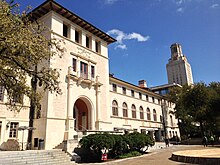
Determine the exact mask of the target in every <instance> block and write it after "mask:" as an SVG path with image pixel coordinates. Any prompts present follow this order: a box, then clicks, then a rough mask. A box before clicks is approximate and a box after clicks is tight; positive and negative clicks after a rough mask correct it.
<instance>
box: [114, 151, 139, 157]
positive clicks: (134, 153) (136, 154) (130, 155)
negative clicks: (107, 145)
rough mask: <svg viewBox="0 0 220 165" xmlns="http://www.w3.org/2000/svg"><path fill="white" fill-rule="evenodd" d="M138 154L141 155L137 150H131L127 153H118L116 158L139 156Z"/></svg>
mask: <svg viewBox="0 0 220 165" xmlns="http://www.w3.org/2000/svg"><path fill="white" fill-rule="evenodd" d="M140 155H141V153H140V152H138V151H132V152H129V153H126V154H122V155H119V156H118V157H117V158H119V159H124V158H130V157H135V156H140Z"/></svg>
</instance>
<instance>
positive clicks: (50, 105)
mask: <svg viewBox="0 0 220 165" xmlns="http://www.w3.org/2000/svg"><path fill="white" fill-rule="evenodd" d="M32 18H33V19H34V20H38V21H39V22H43V23H44V25H46V26H47V27H48V28H49V29H50V30H51V33H50V35H48V37H50V38H57V39H63V40H64V41H65V44H64V43H63V45H62V46H63V47H65V49H66V52H65V54H64V55H63V57H62V58H59V57H53V58H52V59H50V62H49V63H47V64H44V67H50V68H57V69H59V70H60V78H59V81H60V88H61V90H62V94H61V95H55V94H52V93H50V92H48V91H43V85H42V84H38V86H37V90H38V91H42V92H43V93H44V96H43V98H42V100H41V109H40V110H39V111H38V112H35V117H34V128H36V129H35V130H33V136H32V148H33V149H36V148H37V147H38V145H39V140H40V139H43V140H44V143H45V149H52V148H56V147H60V146H61V147H63V146H65V149H67V150H68V151H71V150H72V149H73V148H74V147H75V146H76V145H77V144H78V141H79V140H80V139H81V138H82V137H83V136H86V135H88V134H91V133H96V132H111V133H114V132H115V133H118V132H121V133H126V132H133V131H138V132H143V133H149V134H150V135H151V136H152V137H154V138H155V139H156V140H157V141H161V140H163V138H164V136H165V135H167V136H169V137H172V136H176V135H177V136H180V134H179V129H178V126H177V119H176V118H175V116H174V115H173V114H172V113H170V112H172V111H173V108H174V104H172V103H170V102H168V101H167V100H166V98H165V96H162V95H159V94H156V93H154V92H152V91H151V90H149V89H148V88H147V87H146V85H145V84H146V83H144V81H140V83H139V86H136V85H133V84H130V83H129V82H125V81H123V80H120V79H118V78H116V77H114V76H112V75H109V58H108V45H109V44H111V43H113V42H115V41H116V40H115V39H114V38H112V37H111V36H109V35H108V34H106V33H105V32H103V31H101V30H100V29H98V28H96V27H95V26H94V25H92V24H90V23H88V22H87V21H85V20H84V19H82V18H80V17H79V16H77V15H76V14H74V13H73V12H71V11H69V10H68V9H66V8H65V7H63V6H61V5H60V4H58V3H57V2H55V1H53V0H47V1H45V2H44V3H43V4H41V5H40V6H38V7H37V8H35V9H34V10H33V11H32ZM4 94H5V93H4V92H2V91H1V93H0V98H1V96H2V95H4ZM0 106H1V109H0V122H1V126H0V137H1V139H0V143H2V142H4V141H7V139H9V138H15V139H17V140H18V141H21V134H16V135H14V136H13V137H11V136H10V131H9V130H10V129H11V128H14V126H13V124H12V123H14V122H16V123H17V125H16V128H18V127H19V126H28V113H29V112H28V108H25V109H27V110H26V111H25V110H23V109H22V110H21V111H20V112H19V113H18V116H19V117H16V118H15V116H13V114H10V113H7V110H6V108H4V107H5V105H4V101H0ZM11 113H12V112H11ZM13 130H14V131H16V132H17V129H13ZM26 133H27V132H26ZM26 133H25V138H27V134H26ZM25 141H26V140H25Z"/></svg>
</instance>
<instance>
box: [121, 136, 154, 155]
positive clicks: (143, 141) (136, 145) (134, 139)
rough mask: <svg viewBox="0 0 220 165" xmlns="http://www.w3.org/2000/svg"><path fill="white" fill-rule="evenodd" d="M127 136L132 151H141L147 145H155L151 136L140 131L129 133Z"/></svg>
mask: <svg viewBox="0 0 220 165" xmlns="http://www.w3.org/2000/svg"><path fill="white" fill-rule="evenodd" d="M125 137H126V141H127V143H128V146H129V148H130V150H131V151H140V149H141V148H143V147H145V146H149V145H150V146H152V145H154V141H153V140H151V139H150V137H149V136H147V135H145V134H141V133H138V132H134V133H130V134H127V135H125Z"/></svg>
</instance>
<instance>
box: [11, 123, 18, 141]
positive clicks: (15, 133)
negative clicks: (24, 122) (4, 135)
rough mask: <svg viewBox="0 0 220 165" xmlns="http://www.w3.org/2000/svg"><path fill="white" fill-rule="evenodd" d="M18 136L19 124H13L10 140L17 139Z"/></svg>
mask: <svg viewBox="0 0 220 165" xmlns="http://www.w3.org/2000/svg"><path fill="white" fill-rule="evenodd" d="M17 136H18V123H17V122H11V125H10V132H9V138H17Z"/></svg>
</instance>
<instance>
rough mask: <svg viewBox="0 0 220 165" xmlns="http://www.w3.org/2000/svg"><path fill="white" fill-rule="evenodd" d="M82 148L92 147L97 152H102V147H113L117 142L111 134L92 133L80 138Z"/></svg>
mask: <svg viewBox="0 0 220 165" xmlns="http://www.w3.org/2000/svg"><path fill="white" fill-rule="evenodd" d="M79 143H80V145H81V147H82V148H86V149H92V150H93V151H94V152H95V153H101V150H102V149H110V148H113V146H114V144H115V140H114V137H113V136H111V135H110V134H107V133H104V134H90V135H88V136H86V137H83V138H82V139H81V140H80V142H79Z"/></svg>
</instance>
